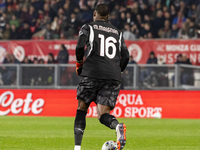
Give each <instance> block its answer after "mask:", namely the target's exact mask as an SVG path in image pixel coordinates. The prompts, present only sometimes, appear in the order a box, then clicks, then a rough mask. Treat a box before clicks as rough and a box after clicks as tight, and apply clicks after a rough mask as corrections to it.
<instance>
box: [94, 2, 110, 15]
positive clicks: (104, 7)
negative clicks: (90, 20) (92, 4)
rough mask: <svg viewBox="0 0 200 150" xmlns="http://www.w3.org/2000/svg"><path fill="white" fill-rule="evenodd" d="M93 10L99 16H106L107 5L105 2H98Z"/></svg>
mask: <svg viewBox="0 0 200 150" xmlns="http://www.w3.org/2000/svg"><path fill="white" fill-rule="evenodd" d="M95 10H96V11H97V13H98V14H99V15H100V16H107V15H108V14H109V10H108V6H107V5H106V4H99V5H97V6H96V8H95Z"/></svg>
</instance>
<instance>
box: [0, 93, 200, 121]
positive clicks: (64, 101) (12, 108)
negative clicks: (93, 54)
mask: <svg viewBox="0 0 200 150" xmlns="http://www.w3.org/2000/svg"><path fill="white" fill-rule="evenodd" d="M76 108H77V100H76V90H0V116H5V115H20V116H27V115H28V116H65V117H74V116H75V113H76ZM199 108H200V92H199V91H131V90H130V91H129V90H121V92H120V94H119V96H118V100H117V104H116V107H115V109H114V110H113V111H112V113H113V115H115V116H116V117H123V118H152V117H155V114H157V112H158V113H159V114H160V115H161V116H162V118H198V119H200V109H199ZM87 116H88V117H96V116H97V112H96V105H95V104H94V103H92V105H91V106H90V107H89V109H88V114H87Z"/></svg>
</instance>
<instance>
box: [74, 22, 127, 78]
mask: <svg viewBox="0 0 200 150" xmlns="http://www.w3.org/2000/svg"><path fill="white" fill-rule="evenodd" d="M85 45H86V52H84V48H85ZM84 55H85V56H86V59H85V61H84V63H83V70H82V73H81V76H87V77H92V78H98V79H113V80H118V81H121V72H122V71H123V70H124V69H125V68H126V66H127V64H128V61H129V53H128V50H127V47H126V45H125V43H124V40H123V37H122V33H121V32H120V31H119V30H118V29H117V28H116V27H114V26H113V25H111V24H109V23H107V22H105V21H95V22H92V23H89V24H85V25H83V26H82V28H81V30H80V32H79V40H78V43H77V47H76V58H77V61H81V60H83V56H84Z"/></svg>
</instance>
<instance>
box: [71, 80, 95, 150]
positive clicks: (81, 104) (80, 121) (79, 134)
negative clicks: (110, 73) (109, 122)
mask: <svg viewBox="0 0 200 150" xmlns="http://www.w3.org/2000/svg"><path fill="white" fill-rule="evenodd" d="M95 83H96V82H95V81H94V80H93V79H90V78H88V77H84V78H82V79H81V82H80V83H79V85H78V88H77V99H78V109H77V113H76V118H75V122H74V140H75V148H74V150H80V149H81V142H82V138H83V133H84V129H85V126H86V120H85V118H86V114H87V110H88V107H89V105H90V103H91V102H92V101H93V100H95V99H96V95H97V94H96V90H95V89H96V88H95Z"/></svg>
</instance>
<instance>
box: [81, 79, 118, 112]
mask: <svg viewBox="0 0 200 150" xmlns="http://www.w3.org/2000/svg"><path fill="white" fill-rule="evenodd" d="M120 86H121V83H120V81H117V80H104V79H95V78H90V77H83V78H82V80H81V81H80V83H79V85H78V88H77V99H80V100H83V101H84V102H85V103H86V104H90V103H91V102H92V101H94V102H95V103H96V104H101V105H106V106H109V107H111V109H113V108H114V107H115V104H116V100H117V96H118V94H119V91H120Z"/></svg>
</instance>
